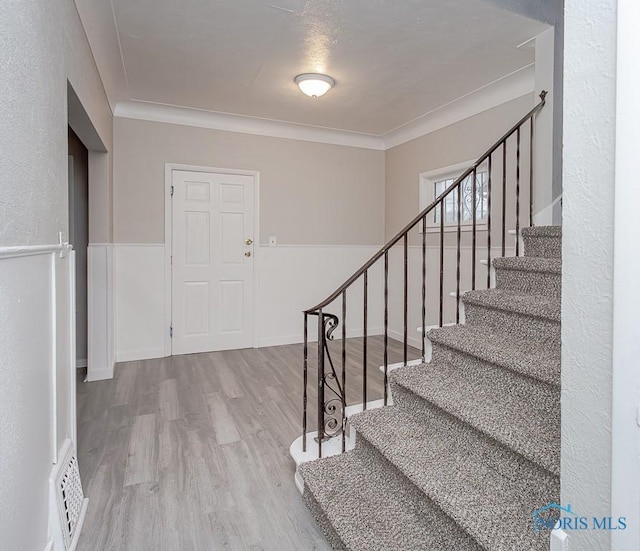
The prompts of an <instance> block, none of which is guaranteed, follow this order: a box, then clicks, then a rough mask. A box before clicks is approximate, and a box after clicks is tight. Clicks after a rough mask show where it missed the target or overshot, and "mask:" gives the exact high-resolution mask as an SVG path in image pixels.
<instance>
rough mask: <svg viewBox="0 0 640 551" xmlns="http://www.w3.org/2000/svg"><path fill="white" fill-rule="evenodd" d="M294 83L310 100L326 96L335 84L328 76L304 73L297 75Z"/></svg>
mask: <svg viewBox="0 0 640 551" xmlns="http://www.w3.org/2000/svg"><path fill="white" fill-rule="evenodd" d="M294 82H295V83H296V84H297V85H298V88H300V90H301V91H302V93H303V94H306V95H307V96H310V97H312V98H319V97H320V96H323V95H324V94H326V93H327V92H328V91H329V90H330V89H331V88H332V87H333V86H334V85H335V83H336V81H335V80H333V79H332V78H331V77H330V76H327V75H320V74H316V73H305V74H304V75H298V76H297V77H296V78H295V79H294Z"/></svg>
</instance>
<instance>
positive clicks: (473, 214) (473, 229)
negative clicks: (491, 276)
mask: <svg viewBox="0 0 640 551" xmlns="http://www.w3.org/2000/svg"><path fill="white" fill-rule="evenodd" d="M476 177H477V174H476V167H473V182H472V184H471V190H472V191H471V192H472V199H471V201H472V206H471V290H474V289H475V288H476V216H477V204H478V189H477V188H478V186H477V182H476Z"/></svg>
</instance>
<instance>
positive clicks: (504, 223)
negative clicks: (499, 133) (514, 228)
mask: <svg viewBox="0 0 640 551" xmlns="http://www.w3.org/2000/svg"><path fill="white" fill-rule="evenodd" d="M506 243H507V140H506V139H505V140H504V141H503V142H502V256H504V255H505V250H506Z"/></svg>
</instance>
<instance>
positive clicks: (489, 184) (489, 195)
mask: <svg viewBox="0 0 640 551" xmlns="http://www.w3.org/2000/svg"><path fill="white" fill-rule="evenodd" d="M491 158H492V155H489V159H488V163H487V289H489V288H490V287H491Z"/></svg>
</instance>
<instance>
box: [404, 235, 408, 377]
mask: <svg viewBox="0 0 640 551" xmlns="http://www.w3.org/2000/svg"><path fill="white" fill-rule="evenodd" d="M403 250H404V318H403V319H404V331H403V334H404V340H403V351H404V365H407V358H408V356H407V354H408V348H407V336H408V334H407V330H408V326H409V325H408V323H409V280H408V277H409V276H408V270H409V259H408V256H407V255H408V234H407V233H405V234H404V244H403Z"/></svg>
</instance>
